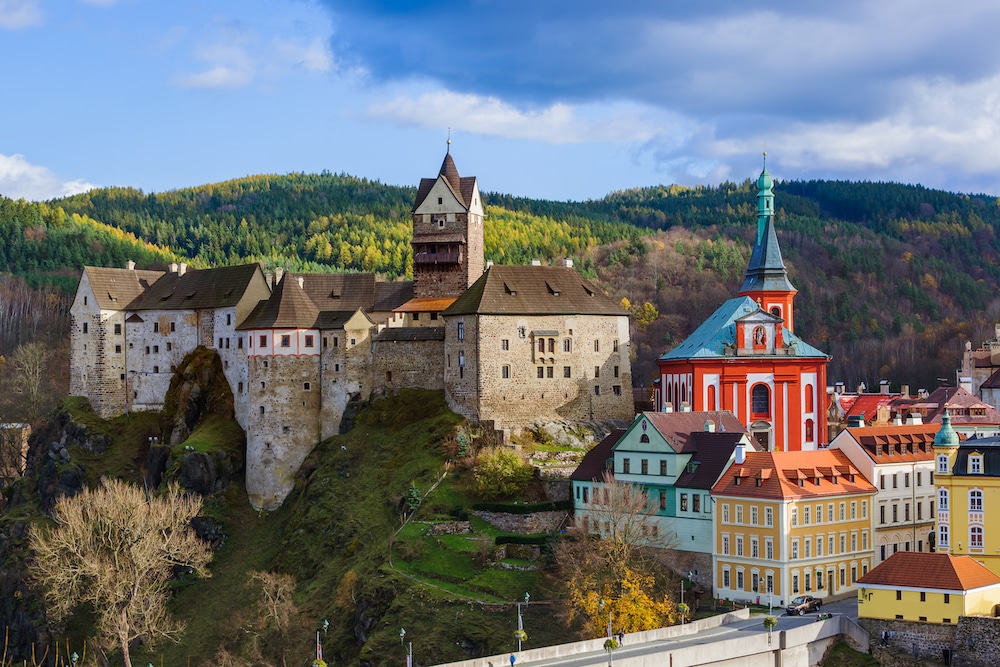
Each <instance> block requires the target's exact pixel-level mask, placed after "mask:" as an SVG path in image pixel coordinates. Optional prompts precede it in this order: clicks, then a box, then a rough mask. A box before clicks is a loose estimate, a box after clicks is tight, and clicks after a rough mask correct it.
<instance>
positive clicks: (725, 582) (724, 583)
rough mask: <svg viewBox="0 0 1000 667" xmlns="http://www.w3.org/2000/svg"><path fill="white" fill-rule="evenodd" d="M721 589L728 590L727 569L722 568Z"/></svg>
mask: <svg viewBox="0 0 1000 667" xmlns="http://www.w3.org/2000/svg"><path fill="white" fill-rule="evenodd" d="M722 587H723V588H729V568H728V567H724V568H722Z"/></svg>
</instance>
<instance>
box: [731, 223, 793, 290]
mask: <svg viewBox="0 0 1000 667" xmlns="http://www.w3.org/2000/svg"><path fill="white" fill-rule="evenodd" d="M756 290H774V291H795V288H794V287H792V283H790V282H789V281H788V270H787V269H786V268H785V262H784V260H782V258H781V248H780V247H778V236H777V234H775V231H774V218H773V216H768V219H767V224H766V226H765V227H764V234H763V235H762V237H761V239H760V242H759V243H757V244H756V245H755V246H754V249H753V253H751V255H750V263H749V264H748V265H747V272H746V277H745V278H744V279H743V285H742V286H741V287H740V293H741V294H742V293H743V292H750V291H756Z"/></svg>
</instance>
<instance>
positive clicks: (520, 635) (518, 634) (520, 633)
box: [514, 592, 531, 652]
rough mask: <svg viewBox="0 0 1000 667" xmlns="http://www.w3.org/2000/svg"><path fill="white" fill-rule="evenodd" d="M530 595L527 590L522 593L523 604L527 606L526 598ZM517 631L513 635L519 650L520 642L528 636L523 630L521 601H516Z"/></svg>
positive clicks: (529, 597) (528, 598)
mask: <svg viewBox="0 0 1000 667" xmlns="http://www.w3.org/2000/svg"><path fill="white" fill-rule="evenodd" d="M530 599H531V596H530V595H528V593H527V592H525V594H524V606H525V607H527V606H528V600H530ZM516 606H517V632H515V633H514V637H516V638H517V650H518V652H520V651H521V642H522V641H523V640H525V639H527V638H528V633H526V632H525V631H524V619H523V618H522V617H521V603H520V602H517V603H516Z"/></svg>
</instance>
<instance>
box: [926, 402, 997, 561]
mask: <svg viewBox="0 0 1000 667" xmlns="http://www.w3.org/2000/svg"><path fill="white" fill-rule="evenodd" d="M934 484H935V486H936V487H937V551H938V552H939V553H948V554H953V555H969V556H972V557H973V558H975V559H976V560H978V561H979V562H981V563H982V564H983V565H985V566H986V567H988V568H989V569H990V570H991V571H992V572H993V573H994V574H997V575H1000V530H998V531H992V530H990V529H989V523H990V522H987V521H986V519H987V518H992V523H993V525H996V523H997V519H998V518H1000V493H998V490H1000V437H998V436H993V437H989V438H969V439H968V440H965V441H964V442H960V441H959V437H958V434H957V433H956V432H955V430H954V429H953V428H952V426H951V417H950V415H948V414H945V416H944V418H943V420H942V423H941V430H940V431H939V432H938V434H937V437H935V439H934Z"/></svg>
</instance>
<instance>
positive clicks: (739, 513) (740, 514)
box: [736, 505, 743, 524]
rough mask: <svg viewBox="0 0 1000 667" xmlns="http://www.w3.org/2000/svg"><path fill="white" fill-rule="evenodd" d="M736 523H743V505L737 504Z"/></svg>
mask: <svg viewBox="0 0 1000 667" xmlns="http://www.w3.org/2000/svg"><path fill="white" fill-rule="evenodd" d="M736 523H738V524H742V523H743V505H737V506H736Z"/></svg>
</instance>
